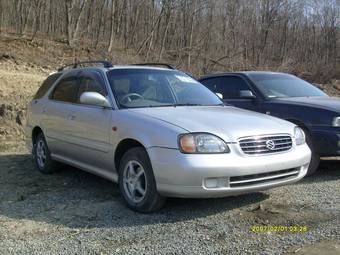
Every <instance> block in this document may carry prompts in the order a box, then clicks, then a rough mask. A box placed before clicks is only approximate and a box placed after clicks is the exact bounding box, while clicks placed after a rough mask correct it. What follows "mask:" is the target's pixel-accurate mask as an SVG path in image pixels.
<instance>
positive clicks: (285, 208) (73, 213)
mask: <svg viewBox="0 0 340 255" xmlns="http://www.w3.org/2000/svg"><path fill="white" fill-rule="evenodd" d="M320 168H321V170H320V171H319V172H318V173H317V174H316V175H314V176H312V177H310V178H307V179H304V180H302V181H300V182H299V183H297V184H293V185H289V186H284V187H279V188H276V189H272V190H268V191H265V192H258V193H253V194H249V195H242V196H238V197H229V198H223V199H169V200H168V202H167V204H166V206H165V207H164V208H163V209H162V210H161V211H159V212H157V213H154V214H150V215H146V214H138V213H135V212H132V211H130V210H129V209H127V208H126V207H125V205H124V203H123V201H122V200H121V198H120V195H119V191H118V187H117V185H116V184H112V183H110V182H108V181H106V180H103V179H101V178H99V177H96V176H93V175H91V174H88V173H85V172H82V171H80V170H77V169H74V168H71V167H64V168H63V169H61V171H60V172H58V173H57V174H54V175H50V176H46V175H42V174H40V173H39V172H37V171H36V170H35V169H34V166H33V164H32V160H31V157H30V155H29V154H28V153H27V151H26V150H25V149H24V147H23V146H22V144H20V143H13V144H11V143H7V144H2V145H0V254H18V253H20V254H254V253H255V254H285V253H287V254H288V253H289V254H290V253H292V254H313V252H315V254H318V253H320V252H322V253H323V254H327V253H328V254H339V251H340V248H339V247H340V161H338V162H337V161H327V162H323V163H322V165H321V167H320ZM260 225H261V226H263V225H268V226H273V225H284V226H307V227H308V228H309V231H308V232H256V233H254V232H252V231H251V227H252V226H260Z"/></svg>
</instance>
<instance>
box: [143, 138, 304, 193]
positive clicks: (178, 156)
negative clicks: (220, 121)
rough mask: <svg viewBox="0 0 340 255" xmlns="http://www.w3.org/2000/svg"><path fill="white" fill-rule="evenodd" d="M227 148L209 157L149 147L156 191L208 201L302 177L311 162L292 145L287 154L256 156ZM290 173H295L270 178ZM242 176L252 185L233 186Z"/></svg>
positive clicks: (300, 148)
mask: <svg viewBox="0 0 340 255" xmlns="http://www.w3.org/2000/svg"><path fill="white" fill-rule="evenodd" d="M229 148H230V150H231V152H230V153H227V154H210V155H207V154H183V153H181V152H180V151H179V150H176V149H167V148H159V147H152V148H149V149H148V154H149V157H150V160H151V163H152V166H153V170H154V175H155V179H156V183H157V189H158V191H159V192H160V194H162V195H164V196H172V197H191V198H196V197H197V198H208V197H225V196H232V195H239V194H243V193H249V192H254V191H259V190H265V189H268V188H272V187H277V186H281V185H284V184H289V183H294V182H296V181H298V180H300V179H301V178H303V177H304V176H305V175H306V173H307V169H308V165H309V162H310V159H311V152H310V149H309V148H308V146H307V145H306V144H304V145H300V146H293V148H292V149H291V150H290V151H286V152H281V153H277V154H271V155H260V156H248V155H245V154H243V153H242V152H241V151H240V150H239V147H238V145H237V144H231V145H229ZM282 170H286V171H282ZM290 170H291V172H295V173H296V174H294V175H290V176H283V178H273V176H274V177H275V176H278V175H282V173H283V172H289V171H290ZM278 171H279V172H278ZM272 172H276V173H273V174H271V173H272ZM283 175H285V174H283ZM245 177H247V178H248V177H249V178H250V179H251V178H252V180H253V182H248V183H247V181H246V183H243V184H242V185H235V180H236V182H237V183H242V180H243V181H244V178H245ZM249 178H248V179H249ZM214 181H215V182H216V183H217V184H218V185H217V186H216V187H213V186H211V182H214ZM233 183H234V184H233Z"/></svg>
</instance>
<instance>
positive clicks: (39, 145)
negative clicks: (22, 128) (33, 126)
mask: <svg viewBox="0 0 340 255" xmlns="http://www.w3.org/2000/svg"><path fill="white" fill-rule="evenodd" d="M33 157H34V163H35V165H36V167H37V169H38V170H39V171H40V172H41V173H43V174H52V173H54V172H56V171H57V162H56V161H54V160H53V159H52V158H51V153H50V150H49V149H48V147H47V143H46V140H45V137H44V135H43V133H39V134H38V135H37V138H36V140H35V142H34V147H33Z"/></svg>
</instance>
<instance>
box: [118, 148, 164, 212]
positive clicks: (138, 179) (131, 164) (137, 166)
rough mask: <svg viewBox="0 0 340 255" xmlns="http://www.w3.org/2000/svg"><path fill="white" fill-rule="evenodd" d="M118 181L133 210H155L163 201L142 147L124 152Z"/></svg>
mask: <svg viewBox="0 0 340 255" xmlns="http://www.w3.org/2000/svg"><path fill="white" fill-rule="evenodd" d="M118 183H119V189H120V192H121V194H122V196H123V198H124V200H125V202H126V203H127V205H128V207H129V208H131V209H132V210H134V211H138V212H143V213H148V212H153V211H157V210H159V209H160V208H161V207H162V206H163V204H164V202H165V198H164V197H162V196H161V195H160V194H159V193H158V191H157V188H156V181H155V177H154V174H153V170H152V166H151V163H150V160H149V157H148V155H147V152H146V151H145V149H144V148H142V147H136V148H132V149H130V150H128V151H127V152H126V153H125V154H124V156H123V158H122V160H121V163H120V165H119V180H118Z"/></svg>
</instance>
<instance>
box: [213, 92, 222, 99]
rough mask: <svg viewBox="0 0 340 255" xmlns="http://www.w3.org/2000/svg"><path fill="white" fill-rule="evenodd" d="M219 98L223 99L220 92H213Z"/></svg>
mask: <svg viewBox="0 0 340 255" xmlns="http://www.w3.org/2000/svg"><path fill="white" fill-rule="evenodd" d="M215 94H216V96H218V97H219V98H220V99H223V95H222V94H221V93H215Z"/></svg>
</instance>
